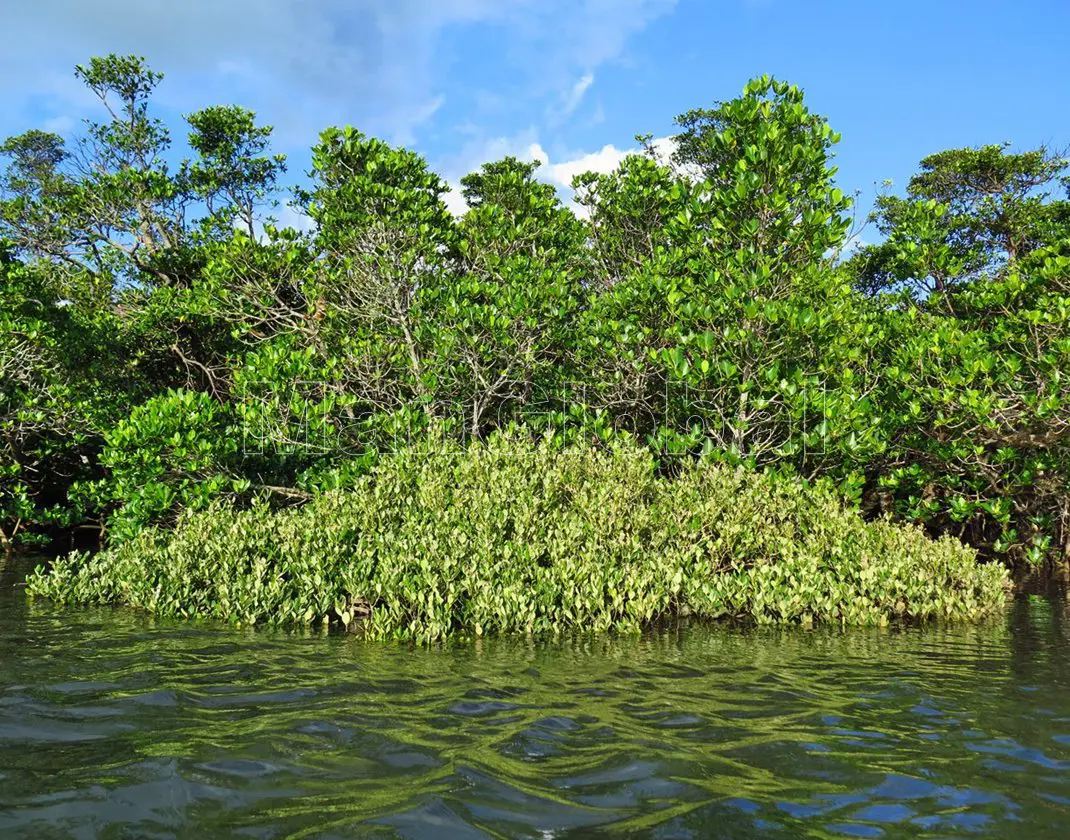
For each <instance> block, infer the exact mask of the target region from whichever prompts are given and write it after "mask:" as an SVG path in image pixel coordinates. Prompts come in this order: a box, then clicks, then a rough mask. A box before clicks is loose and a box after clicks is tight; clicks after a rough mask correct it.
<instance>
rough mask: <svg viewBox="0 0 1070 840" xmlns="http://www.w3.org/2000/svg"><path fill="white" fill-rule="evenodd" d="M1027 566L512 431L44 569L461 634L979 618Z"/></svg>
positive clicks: (258, 616) (55, 582)
mask: <svg viewBox="0 0 1070 840" xmlns="http://www.w3.org/2000/svg"><path fill="white" fill-rule="evenodd" d="M1006 581H1007V572H1006V570H1005V569H1004V568H1003V567H1002V566H1000V565H998V564H981V565H979V564H977V563H976V559H975V555H974V552H973V551H972V550H971V549H969V548H966V547H965V546H963V545H962V543H960V542H958V541H957V540H954V539H952V538H949V537H945V538H942V539H940V540H937V541H933V540H931V539H929V538H928V537H926V536H925V535H924V534H923V533H922V532H921V531H920V530H918V529H916V528H913V527H908V526H902V525H896V524H892V523H890V522H888V521H887V520H880V521H876V522H872V523H866V522H864V521H863V520H862V519H861V518H860V517H859V516H858V515H857V514H856V513H855V512H853V511H851V510H849V509H847V508H846V507H845V506H844V504H843V502H842V500H841V499H840V498H839V497H838V495H837V494H836V493H835V492H834V491H833V490H832V489H831V488H828V487H820V486H813V487H804V486H803V485H802V484H800V483H799V482H787V481H782V480H777V479H775V478H773V477H771V476H769V475H762V474H759V473H755V472H753V471H751V470H747V469H744V468H741V467H735V468H733V467H729V466H726V465H719V464H712V463H701V462H700V463H696V464H693V465H689V466H687V467H686V468H685V469H684V470H683V472H682V474H681V475H680V476H679V477H677V478H675V479H671V478H664V477H659V475H658V473H657V469H656V465H655V463H654V460H653V458H652V457H651V455H650V454H649V452H647V451H645V450H643V449H642V448H640V447H638V446H631V445H618V446H615V447H614V448H613V449H611V450H610V451H602V452H599V451H596V450H593V449H591V448H588V447H582V446H578V445H572V446H568V447H565V448H561V447H558V446H556V445H554V444H553V443H552V442H550V441H549V440H544V441H543V442H542V443H541V444H539V445H533V444H531V443H529V442H528V441H527V440H526V439H524V438H519V437H516V436H500V437H499V436H496V437H495V438H493V439H492V440H491V441H490V442H489V443H488V444H487V445H482V444H475V445H472V446H469V447H467V448H463V447H461V446H459V445H456V444H449V443H444V442H443V443H441V444H440V445H437V446H434V447H427V446H425V447H422V448H419V449H405V450H402V451H401V452H398V453H396V454H392V455H389V456H387V457H386V458H385V459H384V460H383V461H382V462H381V463H380V464H379V465H378V466H377V467H376V468H375V469H374V470H373V471H372V473H371V474H369V475H365V476H363V477H362V478H360V479H358V480H357V482H356V484H355V486H354V487H353V488H352V489H348V490H340V491H333V492H329V493H325V494H323V495H321V496H319V497H318V498H316V499H315V500H313V501H311V502H310V503H309V504H307V505H305V506H303V507H300V508H296V509H288V510H274V511H273V510H271V509H270V508H269V507H267V506H265V505H262V504H261V505H254V506H252V507H250V508H245V509H238V508H236V507H235V506H234V505H233V504H231V503H228V502H222V503H216V504H215V505H213V506H212V507H210V508H209V509H208V510H207V511H204V512H200V513H187V514H185V515H184V516H183V517H182V518H180V520H179V522H178V525H177V526H176V528H175V529H174V531H173V532H169V533H167V532H163V531H160V530H158V529H155V528H151V529H147V530H144V531H142V532H141V533H140V534H138V535H137V536H136V537H134V538H133V539H132V540H130V541H128V542H125V543H123V544H122V545H119V546H117V547H114V548H111V549H109V550H106V551H103V552H100V553H97V554H94V555H86V554H73V555H70V556H69V557H67V558H66V559H63V560H60V561H58V562H57V563H56V564H55V565H54V566H53V567H52V568H51V570H49V571H47V572H46V571H44V570H39V571H38V573H37V574H36V575H35V576H33V577H31V579H30V581H29V587H30V591H31V592H32V593H34V594H36V595H43V596H47V597H50V598H53V599H55V600H57V601H61V602H66V603H74V604H126V605H130V606H134V607H138V608H142V609H146V610H151V611H153V612H155V613H158V614H162V615H167V616H182V617H191V616H196V617H210V618H217V619H227V620H231V621H240V622H243V623H250V624H257V623H270V624H281V625H301V624H311V623H313V622H316V623H319V622H333V623H336V624H338V623H340V624H343V625H350V626H353V627H355V628H360V629H361V630H362V631H363V632H366V633H367V634H369V635H371V636H373V637H401V638H408V639H415V640H421V641H430V640H435V639H440V638H443V637H445V636H447V635H451V634H455V633H458V632H467V633H474V634H482V633H487V632H506V633H517V632H528V633H545V632H563V631H576V630H580V631H587V630H611V629H613V630H634V629H638V628H641V627H643V626H647V625H649V624H651V623H653V622H656V621H658V620H659V619H662V618H666V617H672V616H679V615H681V614H682V615H692V616H695V617H697V618H743V619H749V620H754V621H757V622H759V623H780V622H795V621H801V622H807V623H808V622H810V621H814V620H817V621H830V622H837V623H847V624H876V623H880V624H883V623H885V622H887V621H889V620H890V619H898V618H903V619H917V618H920V619H926V618H939V619H947V620H956V619H957V620H962V619H976V618H978V617H979V616H982V615H984V614H985V613H988V612H991V611H993V610H995V609H996V608H998V607H999V606H1001V605H1002V604H1003V602H1004V596H1005V586H1006Z"/></svg>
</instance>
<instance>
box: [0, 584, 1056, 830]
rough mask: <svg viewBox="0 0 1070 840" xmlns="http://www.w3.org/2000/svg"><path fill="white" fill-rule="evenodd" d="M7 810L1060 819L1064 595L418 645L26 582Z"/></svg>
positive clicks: (434, 819) (91, 821) (30, 813)
mask: <svg viewBox="0 0 1070 840" xmlns="http://www.w3.org/2000/svg"><path fill="white" fill-rule="evenodd" d="M14 577H15V576H14V575H13V574H11V573H10V571H9V574H8V576H7V577H6V578H3V577H2V576H0V583H2V584H3V586H2V589H3V592H2V594H0V837H18V838H33V837H41V838H61V837H63V838H65V837H74V838H96V837H116V838H118V837H123V838H126V837H138V838H143V837H145V838H149V837H151V838H157V837H158V838H164V837H181V838H205V837H230V836H233V837H253V838H281V837H295V838H296V837H317V838H341V837H412V838H442V837H457V838H488V837H591V836H594V837H598V836H628V837H660V838H688V837H733V838H742V837H756V836H774V837H777V836H782V837H797V836H817V837H836V836H844V837H889V838H891V837H916V836H918V835H919V834H922V833H924V834H925V836H934V837H948V836H956V837H961V836H979V837H1015V838H1017V839H1018V840H1022V838H1060V840H1062V838H1065V837H1068V836H1070V633H1068V630H1067V621H1068V618H1070V610H1068V609H1067V603H1066V601H1065V599H1064V600H1054V601H1053V600H1050V599H1044V598H1036V597H1034V598H1032V599H1022V600H1020V601H1018V602H1016V603H1015V605H1014V607H1013V608H1012V609H1011V611H1010V612H1009V614H1008V617H1007V620H1006V621H1005V622H1003V623H998V624H991V625H988V626H985V627H980V628H976V627H975V628H957V629H932V628H930V629H924V630H914V629H912V630H903V631H895V630H892V631H869V630H851V631H848V632H845V633H839V632H833V631H827V630H826V631H810V632H807V631H769V632H757V631H740V630H729V629H711V628H701V627H691V628H685V629H681V630H677V631H674V632H663V633H659V634H652V635H649V636H646V637H643V638H634V639H633V638H624V639H613V638H608V637H592V638H585V639H574V640H570V641H567V642H559V643H552V642H543V643H532V642H529V641H523V640H519V641H518V640H496V641H484V642H483V643H482V644H479V645H463V646H462V645H458V646H454V647H450V648H446V649H443V648H438V649H432V650H420V649H415V650H414V649H411V648H408V647H402V646H397V645H390V644H367V643H362V642H360V641H359V640H356V639H353V638H348V637H343V636H330V637H324V636H298V635H288V634H284V633H275V632H243V631H234V630H231V629H229V628H220V627H215V626H206V625H190V624H182V623H163V622H153V621H152V620H151V619H148V618H146V617H143V616H140V615H136V614H132V613H129V612H123V611H108V610H99V611H93V612H90V613H88V614H84V613H75V612H71V611H62V610H56V609H52V608H49V607H47V606H40V605H37V604H34V605H27V604H26V603H25V602H24V601H23V600H22V598H21V594H20V593H19V592H18V591H17V590H13V589H12V583H13V580H14Z"/></svg>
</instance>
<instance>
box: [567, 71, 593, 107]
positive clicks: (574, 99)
mask: <svg viewBox="0 0 1070 840" xmlns="http://www.w3.org/2000/svg"><path fill="white" fill-rule="evenodd" d="M593 84H594V73H584V74H583V75H582V76H580V78H579V79H578V80H577V82H576V84H574V85H573V86H572V88H571V89H570V90H569V91H568V92H567V94H566V95H565V98H564V101H563V102H562V103H561V111H560V116H561V117H562V118H564V117H570V116H572V114H573V113H575V111H576V109H577V108H579V107H580V103H581V102H582V101H583V96H584V94H586V93H587V91H588V89H589V88H590V87H591V85H593Z"/></svg>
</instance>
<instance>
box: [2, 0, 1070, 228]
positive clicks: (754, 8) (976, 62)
mask: <svg viewBox="0 0 1070 840" xmlns="http://www.w3.org/2000/svg"><path fill="white" fill-rule="evenodd" d="M4 18H5V29H6V37H5V50H4V51H3V53H2V54H0V74H2V77H3V78H4V80H5V82H6V84H5V94H4V97H3V98H2V101H0V135H2V136H7V135H10V134H14V133H17V132H20V131H23V130H25V129H27V128H31V127H48V128H52V129H54V130H58V131H60V132H61V133H69V132H71V131H75V130H77V126H78V120H79V119H80V118H81V117H83V116H86V115H94V116H96V115H98V113H99V112H98V111H97V110H96V107H95V105H94V103H93V101H92V99H91V98H90V97H89V96H88V95H87V93H86V92H85V91H83V90H82V89H81V88H80V87H79V85H78V83H77V82H76V81H75V80H74V78H73V75H72V67H73V65H74V64H75V63H76V62H83V61H85V60H86V59H87V58H88V57H90V56H92V55H103V54H107V53H109V52H119V53H128V52H136V53H139V54H142V55H144V56H146V57H147V58H148V59H149V62H150V63H151V64H152V65H153V66H154V67H155V68H156V69H158V70H161V71H163V72H165V73H166V74H167V78H166V79H165V81H164V83H163V84H162V86H161V87H160V89H159V92H158V98H157V101H158V103H159V105H160V109H161V114H162V115H163V116H165V117H166V118H167V119H168V120H169V121H170V122H173V123H174V124H175V125H179V124H180V115H181V114H182V113H186V112H189V111H191V110H195V109H197V108H199V107H203V106H205V105H210V104H219V103H232V102H233V103H237V104H241V105H245V106H247V107H250V108H252V109H254V110H255V111H257V112H258V114H259V115H260V117H261V119H262V120H263V121H264V122H267V123H270V124H272V125H274V126H275V128H276V135H277V143H276V145H277V147H278V150H279V151H282V152H285V153H286V154H287V155H288V156H289V157H290V158H291V164H292V165H291V169H292V172H291V175H292V176H293V178H294V179H296V178H299V177H300V173H301V171H302V170H304V169H307V165H308V163H307V162H308V152H307V149H308V147H309V145H310V144H311V143H312V142H313V141H314V140H315V137H316V134H317V133H318V131H319V130H320V129H322V128H324V127H325V126H328V125H338V124H345V123H350V124H352V125H355V126H356V127H358V128H360V129H361V130H363V131H366V132H367V133H370V134H375V135H378V136H381V137H383V138H385V139H388V140H391V141H394V142H399V143H404V144H406V145H409V146H412V147H413V148H416V149H417V150H419V151H420V152H421V153H422V154H424V155H425V156H426V157H427V158H428V160H429V161H430V162H431V164H432V166H433V167H434V168H435V169H436V171H438V172H439V173H440V174H442V175H444V176H445V177H447V178H448V179H449V180H450V181H451V182H454V183H455V182H456V180H457V179H458V178H459V177H460V176H461V175H463V174H464V173H465V172H467V171H470V170H472V169H474V168H476V167H477V166H478V165H479V164H480V163H482V162H484V161H486V160H491V159H495V158H499V157H501V156H503V155H505V154H517V155H519V156H522V157H529V158H530V157H537V158H539V159H541V160H543V161H544V162H545V163H546V165H545V166H544V167H543V170H542V171H543V177H545V178H546V179H547V180H551V181H554V182H557V183H558V184H563V183H567V181H568V180H569V179H570V178H571V175H572V174H574V173H576V172H578V171H582V170H583V169H585V168H589V167H593V168H602V169H604V168H607V167H611V166H612V165H613V164H614V163H615V162H616V161H617V160H619V157H620V155H621V154H622V153H623V152H624V151H626V150H628V149H631V148H632V147H634V140H633V137H634V135H635V134H636V133H647V132H649V133H652V134H654V135H655V136H658V137H660V136H664V135H666V134H668V133H670V132H671V130H672V118H673V117H674V116H675V115H676V114H678V113H680V112H682V111H684V110H687V109H688V108H692V107H697V106H702V105H708V104H711V103H712V102H713V101H715V100H719V99H727V98H731V97H732V96H735V95H736V94H737V93H738V92H739V90H740V89H741V88H742V86H743V84H744V83H745V82H746V81H747V79H748V78H750V77H752V76H755V75H760V74H762V73H769V74H773V75H776V76H777V77H780V78H784V79H787V80H789V81H792V82H794V83H796V84H798V85H801V86H802V87H803V88H805V89H806V91H807V96H808V101H809V103H810V106H811V108H812V109H813V110H815V111H817V112H818V113H821V114H824V115H825V116H827V117H828V118H829V120H830V122H831V124H832V125H833V127H834V128H836V129H837V130H838V131H840V132H841V133H842V134H843V141H842V143H841V144H840V146H839V149H838V152H837V161H838V163H839V165H840V169H841V172H840V178H839V181H840V186H841V187H842V188H843V189H845V190H846V191H849V192H853V191H855V190H862V192H863V197H862V200H861V204H862V210H863V211H864V210H865V209H867V208H868V206H869V203H870V202H871V200H872V196H873V193H874V187H873V185H874V183H877V182H880V181H882V180H883V179H885V178H890V179H892V180H894V181H895V182H896V184H897V186H900V187H901V186H902V185H903V184H904V183H905V181H906V179H907V178H909V176H910V174H911V173H912V172H913V171H914V168H915V166H916V164H917V161H918V160H919V159H920V158H921V157H923V156H925V155H926V154H929V153H931V152H935V151H939V150H941V149H945V148H951V147H958V146H967V145H977V144H981V143H992V142H996V143H998V142H1002V141H1005V140H1007V141H1011V142H1012V143H1014V144H1015V146H1017V147H1022V148H1025V147H1032V146H1035V145H1037V144H1039V143H1048V144H1050V145H1053V146H1056V147H1065V146H1067V145H1070V0H1016V2H1004V1H1003V0H973V2H967V1H966V0H927V2H918V0H886V2H867V0H856V2H845V0H349V1H348V2H343V0H211V2H208V0H184V2H182V3H175V2H152V1H151V0H94V2H87V0H36V2H33V0H31V1H30V2H17V3H16V2H12V3H11V4H10V5H8V7H7V8H6V9H5V12H4Z"/></svg>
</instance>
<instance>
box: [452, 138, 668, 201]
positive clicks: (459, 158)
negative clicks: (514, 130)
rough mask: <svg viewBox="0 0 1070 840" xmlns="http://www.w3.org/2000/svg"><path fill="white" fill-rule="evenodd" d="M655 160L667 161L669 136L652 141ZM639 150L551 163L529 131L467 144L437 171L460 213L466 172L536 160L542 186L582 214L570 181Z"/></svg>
mask: <svg viewBox="0 0 1070 840" xmlns="http://www.w3.org/2000/svg"><path fill="white" fill-rule="evenodd" d="M652 144H653V147H654V150H655V153H656V154H657V156H658V158H659V160H662V161H668V158H669V155H670V154H671V153H672V150H673V148H674V145H675V144H674V142H673V139H672V138H671V137H659V138H656V139H655V140H653V141H652ZM640 151H641V149H639V147H633V148H627V149H618V148H617V147H616V146H614V145H613V144H607V145H605V146H603V147H602V148H601V149H599V150H598V151H595V152H577V153H575V154H565V155H563V156H562V157H561V158H559V159H557V160H554V159H553V158H551V156H550V155H549V154H548V153H547V152H546V150H545V149H544V148H543V146H542V144H541V143H540V142H539V141H538V139H537V132H536V131H535V129H534V128H529V129H527V130H526V131H524V132H521V133H520V134H518V135H516V136H514V137H494V138H491V139H489V140H484V141H471V142H469V143H468V144H467V145H466V146H465V148H464V149H463V150H462V151H461V152H460V153H459V154H457V155H453V156H451V157H449V158H447V159H445V160H443V161H441V162H440V165H439V166H438V167H437V171H439V172H441V173H442V174H443V177H444V178H445V179H446V181H447V183H449V184H450V187H451V189H452V192H451V193H449V195H447V197H446V204H447V206H448V207H449V208H450V210H451V211H453V212H454V213H455V214H457V215H460V214H462V213H463V212H464V211H465V209H467V207H466V205H465V203H464V197H463V196H462V195H461V193H460V186H459V184H460V179H461V178H462V177H463V176H464V175H467V174H468V173H469V172H474V171H476V170H477V169H479V167H481V166H482V165H483V164H484V163H490V162H492V161H496V160H501V159H502V158H504V157H508V156H512V157H515V158H518V159H519V160H524V161H538V162H539V163H540V164H542V165H541V166H540V167H539V169H538V171H537V173H536V176H537V177H538V178H539V179H540V180H542V181H545V182H546V183H550V184H553V185H554V186H555V187H557V189H558V192H559V193H560V194H561V196H562V198H563V200H564V201H565V202H566V204H567V205H568V206H569V207H571V209H572V210H573V212H575V213H577V214H579V215H583V214H584V212H585V208H583V207H581V206H580V205H578V204H576V203H575V201H574V200H573V198H574V197H573V192H572V179H573V178H574V177H575V176H577V175H580V174H582V173H584V172H599V173H608V172H612V171H613V170H615V169H616V168H617V167H618V166H620V164H621V162H622V161H623V160H624V159H625V158H626V157H627V156H628V155H632V154H636V153H638V152H640Z"/></svg>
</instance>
